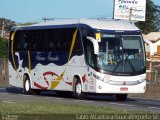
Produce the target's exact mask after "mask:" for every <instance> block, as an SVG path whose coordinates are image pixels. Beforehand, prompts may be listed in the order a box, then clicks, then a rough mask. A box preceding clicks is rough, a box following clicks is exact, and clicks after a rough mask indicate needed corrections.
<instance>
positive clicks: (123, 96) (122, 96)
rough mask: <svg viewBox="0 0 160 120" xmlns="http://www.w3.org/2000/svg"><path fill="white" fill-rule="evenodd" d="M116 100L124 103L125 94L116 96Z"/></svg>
mask: <svg viewBox="0 0 160 120" xmlns="http://www.w3.org/2000/svg"><path fill="white" fill-rule="evenodd" d="M116 98H117V100H118V101H126V99H127V94H118V95H116Z"/></svg>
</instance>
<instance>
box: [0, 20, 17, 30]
mask: <svg viewBox="0 0 160 120" xmlns="http://www.w3.org/2000/svg"><path fill="white" fill-rule="evenodd" d="M3 21H4V26H5V27H4V30H5V31H7V32H8V31H10V29H11V28H12V27H13V26H15V25H16V22H15V21H12V20H9V19H6V18H0V29H1V26H2V24H3Z"/></svg>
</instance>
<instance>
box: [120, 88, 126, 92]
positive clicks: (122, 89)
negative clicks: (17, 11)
mask: <svg viewBox="0 0 160 120" xmlns="http://www.w3.org/2000/svg"><path fill="white" fill-rule="evenodd" d="M120 91H128V88H120Z"/></svg>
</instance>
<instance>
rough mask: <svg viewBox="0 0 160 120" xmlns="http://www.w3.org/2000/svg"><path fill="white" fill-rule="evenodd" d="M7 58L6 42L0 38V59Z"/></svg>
mask: <svg viewBox="0 0 160 120" xmlns="http://www.w3.org/2000/svg"><path fill="white" fill-rule="evenodd" d="M7 56H8V49H7V40H6V39H5V38H1V37H0V58H6V57H7Z"/></svg>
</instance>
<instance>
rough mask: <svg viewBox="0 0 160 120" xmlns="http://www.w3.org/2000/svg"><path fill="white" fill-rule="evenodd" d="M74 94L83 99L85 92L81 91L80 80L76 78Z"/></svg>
mask: <svg viewBox="0 0 160 120" xmlns="http://www.w3.org/2000/svg"><path fill="white" fill-rule="evenodd" d="M75 96H76V98H78V99H84V98H85V93H83V92H82V84H81V82H80V80H77V82H76V84H75Z"/></svg>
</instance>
